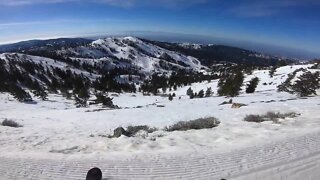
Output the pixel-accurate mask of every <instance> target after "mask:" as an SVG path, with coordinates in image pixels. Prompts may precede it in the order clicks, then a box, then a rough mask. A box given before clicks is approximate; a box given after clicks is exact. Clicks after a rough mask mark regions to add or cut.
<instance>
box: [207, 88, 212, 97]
mask: <svg viewBox="0 0 320 180" xmlns="http://www.w3.org/2000/svg"><path fill="white" fill-rule="evenodd" d="M211 95H212V89H211V87H209V88H207V90H206V97H210V96H211Z"/></svg>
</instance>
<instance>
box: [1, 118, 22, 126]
mask: <svg viewBox="0 0 320 180" xmlns="http://www.w3.org/2000/svg"><path fill="white" fill-rule="evenodd" d="M1 124H2V126H8V127H14V128H18V127H22V125H20V124H18V123H17V122H15V121H13V120H8V119H5V120H4V121H3V122H2V123H1Z"/></svg>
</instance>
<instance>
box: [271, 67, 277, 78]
mask: <svg viewBox="0 0 320 180" xmlns="http://www.w3.org/2000/svg"><path fill="white" fill-rule="evenodd" d="M276 70H277V68H276V67H272V68H271V69H270V71H269V76H270V77H273V75H274V73H275V72H276Z"/></svg>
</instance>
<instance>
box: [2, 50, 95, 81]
mask: <svg viewBox="0 0 320 180" xmlns="http://www.w3.org/2000/svg"><path fill="white" fill-rule="evenodd" d="M0 59H1V60H3V61H4V62H6V63H7V62H9V61H22V62H32V63H35V64H38V65H42V66H43V67H44V68H49V69H52V68H58V69H61V70H70V71H71V72H73V73H75V74H78V75H80V74H82V75H84V76H85V77H88V78H90V79H92V80H93V79H95V78H97V77H100V75H97V74H92V73H91V74H90V73H89V72H87V71H85V70H82V69H77V68H75V67H72V66H70V65H68V64H67V63H64V62H61V61H57V60H54V59H50V58H45V57H39V56H31V55H26V54H21V53H2V54H0Z"/></svg>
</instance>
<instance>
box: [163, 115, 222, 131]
mask: <svg viewBox="0 0 320 180" xmlns="http://www.w3.org/2000/svg"><path fill="white" fill-rule="evenodd" d="M219 124H220V121H219V120H218V119H216V118H214V117H210V118H200V119H196V120H192V121H180V122H178V123H176V124H174V125H172V126H169V127H166V128H165V130H166V131H187V130H191V129H196V130H199V129H209V128H214V127H217V126H218V125H219Z"/></svg>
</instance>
